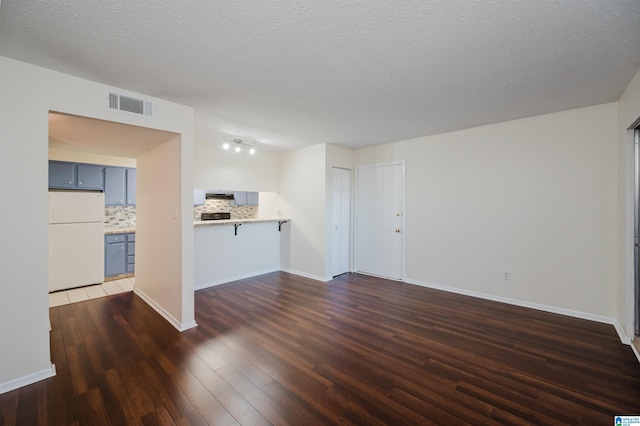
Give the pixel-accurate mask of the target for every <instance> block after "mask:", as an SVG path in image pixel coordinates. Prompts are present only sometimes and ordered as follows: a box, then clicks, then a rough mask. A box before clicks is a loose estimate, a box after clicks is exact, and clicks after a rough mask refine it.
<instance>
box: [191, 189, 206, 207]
mask: <svg viewBox="0 0 640 426" xmlns="http://www.w3.org/2000/svg"><path fill="white" fill-rule="evenodd" d="M206 201H207V191H205V190H204V189H194V190H193V205H194V206H204V204H205V203H206Z"/></svg>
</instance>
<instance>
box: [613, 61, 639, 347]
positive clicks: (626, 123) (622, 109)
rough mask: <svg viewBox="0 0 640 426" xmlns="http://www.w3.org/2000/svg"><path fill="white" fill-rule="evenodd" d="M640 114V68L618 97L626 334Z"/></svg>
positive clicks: (620, 294)
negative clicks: (635, 132) (635, 136)
mask: <svg viewBox="0 0 640 426" xmlns="http://www.w3.org/2000/svg"><path fill="white" fill-rule="evenodd" d="M639 118H640V72H639V73H638V74H636V76H635V78H634V79H633V80H632V81H631V83H629V86H627V89H626V90H625V92H624V93H623V94H622V96H621V97H620V100H619V101H618V123H617V126H618V128H617V130H618V147H617V148H618V152H617V154H618V157H617V158H618V175H617V181H618V191H617V206H618V212H617V213H618V215H617V219H618V229H617V238H618V244H617V253H618V258H617V273H618V276H617V285H616V289H617V300H616V308H617V316H616V318H617V320H618V323H619V324H621V325H622V327H623V329H624V333H625V335H626V337H627V338H629V339H631V338H632V337H633V335H634V324H633V323H634V315H635V308H634V293H635V290H634V281H633V279H634V254H633V243H634V239H633V238H634V225H633V215H634V206H633V190H634V177H633V176H634V149H633V147H634V140H633V130H629V127H630V126H631V125H633V124H637V123H636V122H637V120H638V119H639Z"/></svg>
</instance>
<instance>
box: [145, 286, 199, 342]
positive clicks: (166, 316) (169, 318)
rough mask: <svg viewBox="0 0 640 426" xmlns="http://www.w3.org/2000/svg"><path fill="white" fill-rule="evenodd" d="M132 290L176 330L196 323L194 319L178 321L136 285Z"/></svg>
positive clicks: (181, 329) (191, 326)
mask: <svg viewBox="0 0 640 426" xmlns="http://www.w3.org/2000/svg"><path fill="white" fill-rule="evenodd" d="M133 292H134V293H135V294H137V295H138V296H140V298H141V299H142V300H144V301H145V302H146V303H147V305H149V306H151V308H152V309H153V310H154V311H156V312H157V313H159V314H160V315H161V316H162V318H164V319H166V320H167V321H169V324H171V325H172V326H174V327H175V329H176V330H178V331H180V332H182V331H185V330H188V329H190V328H193V327H196V326H197V325H198V324H196V322H195V320H194V321H189V322H186V323H182V322H180V321H178V320H177V319H176V318H175V317H174V316H173V315H171V314H170V313H169V312H167V311H166V310H165V309H164V308H163V307H162V306H160V305H158V304H157V303H156V302H155V300H153V299H152V298H150V297H149V296H147V295H146V294H145V293H144V292H143V291H142V290H140V289H139V288H138V287H136V288H135V289H134V290H133Z"/></svg>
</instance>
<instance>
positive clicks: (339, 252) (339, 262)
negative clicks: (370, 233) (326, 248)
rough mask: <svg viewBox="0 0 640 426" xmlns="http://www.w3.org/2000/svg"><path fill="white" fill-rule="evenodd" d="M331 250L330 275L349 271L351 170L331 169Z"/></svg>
mask: <svg viewBox="0 0 640 426" xmlns="http://www.w3.org/2000/svg"><path fill="white" fill-rule="evenodd" d="M332 183H333V185H332V188H333V207H332V208H333V222H332V225H333V235H332V238H333V246H332V248H333V250H332V258H333V260H332V268H331V272H332V275H333V276H334V277H335V276H336V275H340V274H344V273H345V272H349V240H350V234H351V227H350V224H349V222H350V217H351V170H346V169H339V168H336V167H334V168H333V169H332Z"/></svg>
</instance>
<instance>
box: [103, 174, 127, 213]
mask: <svg viewBox="0 0 640 426" xmlns="http://www.w3.org/2000/svg"><path fill="white" fill-rule="evenodd" d="M125 170H126V169H124V168H122V167H105V168H104V203H105V204H106V205H108V206H113V205H117V206H122V205H124V204H125V199H126V198H125V195H126V189H127V187H126V172H125Z"/></svg>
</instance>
